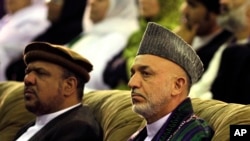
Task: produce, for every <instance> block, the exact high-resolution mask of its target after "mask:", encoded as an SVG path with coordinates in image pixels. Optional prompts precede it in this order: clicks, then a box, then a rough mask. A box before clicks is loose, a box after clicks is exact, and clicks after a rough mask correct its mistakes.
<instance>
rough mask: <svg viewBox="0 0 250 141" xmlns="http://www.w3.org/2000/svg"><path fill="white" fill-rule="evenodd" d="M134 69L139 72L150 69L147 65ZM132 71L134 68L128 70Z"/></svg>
mask: <svg viewBox="0 0 250 141" xmlns="http://www.w3.org/2000/svg"><path fill="white" fill-rule="evenodd" d="M136 68H138V70H139V71H143V70H146V69H150V67H149V66H148V65H140V66H138V67H136ZM134 71H135V69H134V67H132V68H131V69H130V72H134Z"/></svg>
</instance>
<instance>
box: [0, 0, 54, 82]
mask: <svg viewBox="0 0 250 141" xmlns="http://www.w3.org/2000/svg"><path fill="white" fill-rule="evenodd" d="M4 4H5V5H4V6H5V10H6V14H5V15H4V16H3V17H2V18H1V19H0V54H1V56H0V60H1V64H0V81H5V80H6V75H5V72H6V68H7V66H8V65H9V63H10V62H11V61H12V60H14V59H16V58H17V57H19V56H20V54H21V52H22V51H23V49H24V47H25V46H26V44H28V43H29V42H30V41H32V40H33V39H34V38H35V37H36V36H38V35H39V34H42V33H43V32H44V31H45V30H46V29H47V28H48V27H49V26H50V22H49V21H48V20H47V7H46V5H45V1H44V0H5V1H4Z"/></svg>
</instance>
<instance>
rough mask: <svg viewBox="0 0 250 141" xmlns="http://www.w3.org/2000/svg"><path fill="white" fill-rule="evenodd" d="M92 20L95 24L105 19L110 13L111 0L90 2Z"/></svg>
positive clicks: (91, 0) (92, 0) (90, 0)
mask: <svg viewBox="0 0 250 141" xmlns="http://www.w3.org/2000/svg"><path fill="white" fill-rule="evenodd" d="M88 4H89V6H90V19H91V20H92V21H93V23H98V22H100V21H101V20H103V19H104V18H105V16H106V15H107V13H108V10H109V6H110V2H109V0H89V3H88Z"/></svg>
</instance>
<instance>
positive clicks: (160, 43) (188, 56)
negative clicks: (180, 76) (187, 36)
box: [137, 22, 204, 83]
mask: <svg viewBox="0 0 250 141" xmlns="http://www.w3.org/2000/svg"><path fill="white" fill-rule="evenodd" d="M143 54H151V55H156V56H159V57H162V58H165V59H168V60H170V61H173V62H174V63H176V64H178V65H179V66H181V67H182V68H183V69H184V70H185V71H186V73H187V74H188V75H189V77H190V79H191V81H192V83H195V82H197V80H198V79H199V78H200V77H201V75H202V73H203V70H204V69H203V63H202V62H201V60H200V58H199V56H198V55H197V54H196V52H195V51H194V50H193V48H192V47H191V46H190V45H189V44H187V43H186V42H185V41H184V40H183V39H182V38H180V37H179V36H177V35H176V34H174V33H173V32H171V31H170V30H168V29H166V28H164V27H162V26H161V25H158V24H156V23H153V22H149V23H148V25H147V28H146V30H145V32H144V35H143V38H142V40H141V43H140V47H139V49H138V52H137V55H143Z"/></svg>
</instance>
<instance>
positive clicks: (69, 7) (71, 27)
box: [34, 0, 87, 45]
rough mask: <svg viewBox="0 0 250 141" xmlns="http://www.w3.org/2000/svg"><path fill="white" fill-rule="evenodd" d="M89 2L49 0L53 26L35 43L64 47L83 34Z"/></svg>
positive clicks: (36, 39)
mask: <svg viewBox="0 0 250 141" xmlns="http://www.w3.org/2000/svg"><path fill="white" fill-rule="evenodd" d="M86 4H87V0H49V1H48V3H47V5H48V19H49V20H50V21H51V23H52V25H51V26H50V27H49V28H48V29H47V30H46V32H45V33H43V34H41V35H39V36H38V37H36V38H35V39H34V41H45V42H50V43H54V44H61V45H64V44H66V43H68V42H70V41H71V40H72V39H74V38H75V37H76V36H78V35H79V34H80V33H81V32H83V28H84V27H83V26H82V19H83V15H84V12H85V8H86Z"/></svg>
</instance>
